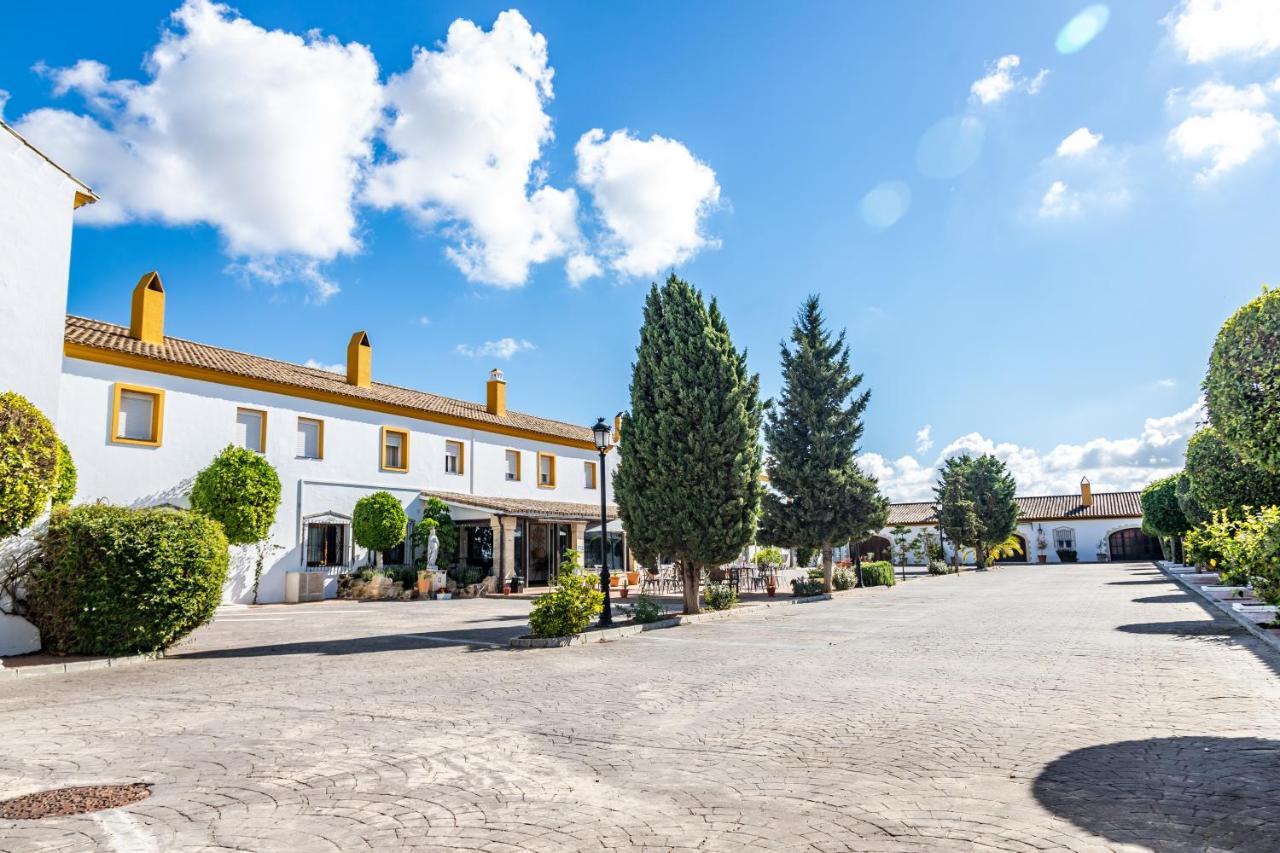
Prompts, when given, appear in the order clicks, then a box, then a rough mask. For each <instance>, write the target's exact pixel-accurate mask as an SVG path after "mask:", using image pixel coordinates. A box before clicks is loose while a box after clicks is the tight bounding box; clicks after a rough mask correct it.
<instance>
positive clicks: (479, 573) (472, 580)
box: [446, 566, 489, 586]
mask: <svg viewBox="0 0 1280 853" xmlns="http://www.w3.org/2000/svg"><path fill="white" fill-rule="evenodd" d="M446 575H447V576H448V578H449V580H451V581H453V582H454V583H456V584H458V585H459V586H471V585H472V584H476V583H480V582H481V581H483V580H484V579H485V578H486V577H488V576H489V572H488V571H487V570H485V569H482V568H481V567H479V566H454V567H453V568H452V569H449V570H448V572H446Z"/></svg>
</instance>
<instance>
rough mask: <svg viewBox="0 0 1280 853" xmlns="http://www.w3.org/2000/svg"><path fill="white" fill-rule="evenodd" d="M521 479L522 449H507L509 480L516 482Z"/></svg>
mask: <svg viewBox="0 0 1280 853" xmlns="http://www.w3.org/2000/svg"><path fill="white" fill-rule="evenodd" d="M519 479H520V451H519V450H508V451H507V480H508V481H511V482H515V481H517V480H519Z"/></svg>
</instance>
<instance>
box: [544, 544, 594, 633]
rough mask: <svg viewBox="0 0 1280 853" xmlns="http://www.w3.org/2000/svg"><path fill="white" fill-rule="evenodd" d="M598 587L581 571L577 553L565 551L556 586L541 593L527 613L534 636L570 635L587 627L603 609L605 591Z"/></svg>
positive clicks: (579, 557) (591, 576)
mask: <svg viewBox="0 0 1280 853" xmlns="http://www.w3.org/2000/svg"><path fill="white" fill-rule="evenodd" d="M599 586H600V584H599V581H598V579H597V578H596V577H595V576H593V575H589V574H583V573H582V558H581V556H580V555H579V554H578V552H577V551H573V550H569V551H566V552H565V554H564V562H562V563H561V564H560V577H559V580H558V581H557V584H556V588H555V589H554V590H552V591H551V592H549V593H547V594H546V595H543V596H540V597H539V598H538V600H537V601H535V602H534V603H533V609H532V610H531V611H530V612H529V629H530V631H531V632H532V634H533V636H535V637H539V638H546V637H569V636H572V635H574V634H581V633H582V632H583V631H585V630H587V627H588V626H589V625H590V624H591V618H592V617H593V616H596V615H597V614H599V613H600V611H601V610H603V609H604V593H603V592H601V591H600V589H599Z"/></svg>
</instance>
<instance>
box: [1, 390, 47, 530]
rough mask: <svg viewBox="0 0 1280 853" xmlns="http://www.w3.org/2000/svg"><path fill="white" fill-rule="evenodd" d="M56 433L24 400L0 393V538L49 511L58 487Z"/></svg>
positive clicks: (28, 402)
mask: <svg viewBox="0 0 1280 853" xmlns="http://www.w3.org/2000/svg"><path fill="white" fill-rule="evenodd" d="M58 445H59V442H58V434H57V433H56V432H55V431H54V429H53V424H51V423H49V419H48V418H46V417H45V416H44V413H42V412H41V411H40V410H39V409H37V408H36V407H35V406H33V405H32V404H31V403H30V401H28V400H27V398H26V397H23V396H22V395H21V394H15V393H13V392H12V391H10V392H7V393H4V394H0V539H3V538H4V537H6V536H12V535H13V534H15V533H17V532H18V531H20V530H22V529H23V528H25V527H26V526H27V525H29V524H30V523H31V522H33V521H35V520H36V519H37V518H39V516H40V514H41V513H42V512H44V511H45V510H46V509H48V508H49V498H50V497H51V496H52V495H53V492H54V488H55V487H56V486H57V484H58Z"/></svg>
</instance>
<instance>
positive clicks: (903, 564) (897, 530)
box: [889, 524, 911, 580]
mask: <svg viewBox="0 0 1280 853" xmlns="http://www.w3.org/2000/svg"><path fill="white" fill-rule="evenodd" d="M889 536H890V537H891V538H892V539H893V550H894V553H895V554H897V557H898V566H899V567H900V568H901V570H902V579H903V580H906V579H907V555H908V553H909V551H910V544H911V531H910V530H909V529H908V528H907V526H906V525H905V524H895V525H894V526H893V529H892V530H890V531H889Z"/></svg>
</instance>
